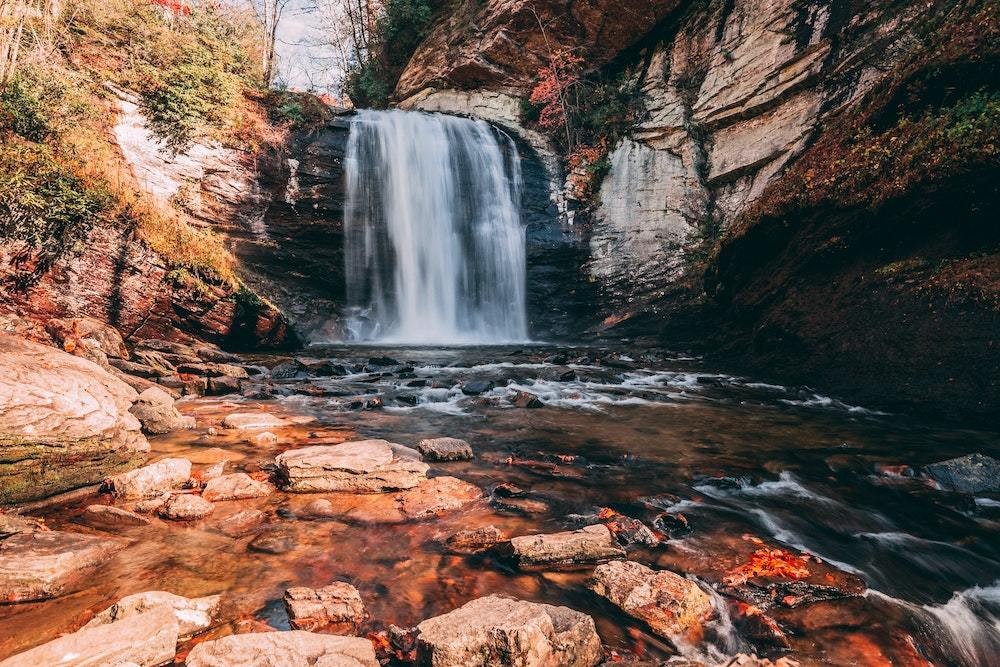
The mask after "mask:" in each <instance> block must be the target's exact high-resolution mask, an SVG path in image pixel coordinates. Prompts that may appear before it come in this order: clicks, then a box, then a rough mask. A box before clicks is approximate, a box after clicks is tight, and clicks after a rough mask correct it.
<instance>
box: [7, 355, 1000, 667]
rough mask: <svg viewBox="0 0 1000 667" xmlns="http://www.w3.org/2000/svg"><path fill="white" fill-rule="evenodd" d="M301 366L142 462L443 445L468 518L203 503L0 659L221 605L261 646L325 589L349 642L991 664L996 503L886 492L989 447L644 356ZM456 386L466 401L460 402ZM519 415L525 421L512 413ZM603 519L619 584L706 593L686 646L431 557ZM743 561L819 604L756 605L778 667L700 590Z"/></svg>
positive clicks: (566, 579)
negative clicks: (583, 638)
mask: <svg viewBox="0 0 1000 667" xmlns="http://www.w3.org/2000/svg"><path fill="white" fill-rule="evenodd" d="M308 356H309V357H310V359H308V360H306V361H308V362H309V363H310V368H313V369H314V370H313V371H306V370H303V371H302V372H300V373H299V376H298V377H295V378H290V379H284V380H270V381H268V380H266V379H265V376H260V378H259V379H258V382H257V385H256V386H259V388H260V389H259V393H258V395H257V396H255V397H253V398H244V397H238V396H231V397H222V398H195V399H186V400H183V401H181V402H180V403H179V404H178V405H179V406H180V407H181V409H182V410H183V411H184V412H185V413H187V414H191V415H194V416H196V417H197V419H198V428H197V430H196V431H193V432H180V433H175V434H171V435H167V436H159V437H155V438H152V439H151V441H152V444H153V448H154V453H155V454H156V455H158V456H166V455H170V456H183V457H186V458H189V459H190V460H191V461H193V462H194V463H195V467H196V468H202V467H205V466H208V465H210V464H212V463H215V462H217V461H220V460H226V461H228V462H229V463H228V465H229V468H230V470H244V471H250V472H252V471H258V470H268V469H269V466H270V465H271V464H272V462H273V460H274V457H275V455H276V454H278V453H280V452H281V451H284V450H287V449H291V448H296V447H302V446H306V445H310V444H317V443H320V444H329V443H332V442H340V441H342V440H348V439H359V438H368V437H372V438H385V439H388V440H390V441H393V442H398V443H401V444H404V445H409V446H414V445H415V444H416V443H417V442H418V441H419V440H420V439H421V438H425V437H434V436H453V437H459V438H464V439H466V440H468V441H469V442H470V443H471V444H472V447H473V449H474V451H475V458H474V459H473V460H472V461H467V462H454V463H435V464H432V468H431V472H430V474H431V475H432V476H438V475H451V476H455V477H458V478H460V479H463V480H465V481H468V482H471V483H472V484H474V485H476V486H478V487H480V488H481V489H483V491H484V493H485V494H486V495H485V497H484V498H483V499H482V500H481V501H478V502H476V503H474V504H472V505H469V506H466V507H465V508H463V509H462V510H460V511H456V512H449V513H443V514H441V515H440V516H438V517H436V518H432V519H429V520H424V521H412V522H405V523H385V522H381V521H379V520H378V517H366V516H364V515H362V514H357V513H353V514H352V511H351V508H345V509H344V510H343V513H342V516H337V517H325V518H321V519H316V518H315V517H310V516H308V515H307V514H306V513H304V510H303V508H304V507H305V503H306V502H307V501H308V500H311V498H309V497H308V496H309V495H311V494H286V493H282V492H279V493H277V494H274V495H272V496H269V497H267V498H263V499H259V500H250V501H235V502H221V503H217V509H216V512H215V513H214V514H213V515H212V517H210V519H209V520H204V521H199V522H195V523H193V524H185V523H177V522H169V521H156V522H155V523H154V525H152V526H148V527H137V528H132V529H129V530H127V531H124V533H123V536H124V537H127V538H129V539H131V540H134V542H133V544H132V546H131V547H129V548H128V549H127V550H125V551H124V552H122V553H121V554H120V555H119V556H118V557H116V559H115V560H114V561H112V563H111V564H109V565H108V566H107V567H105V568H104V569H102V570H101V571H99V573H98V574H96V575H95V576H94V577H93V578H92V580H91V581H89V582H88V585H87V586H86V587H85V588H84V589H83V590H81V591H80V592H77V593H73V594H71V595H68V596H65V597H63V598H60V599H58V600H55V601H49V602H41V603H32V604H21V605H15V606H7V607H0V628H2V632H0V656H3V655H7V654H10V653H12V652H14V651H15V650H17V649H23V648H25V647H27V646H30V645H33V644H37V643H39V642H41V641H43V640H45V639H49V638H52V637H54V636H56V635H58V634H59V633H61V632H63V631H65V630H66V629H67V628H72V627H77V626H78V625H79V624H80V623H81V622H83V621H85V620H86V619H87V618H89V615H90V614H92V613H93V612H94V611H96V610H100V609H103V608H105V607H107V606H108V605H110V604H112V603H113V602H114V601H115V600H116V599H118V598H120V597H121V596H123V595H126V594H130V593H135V592H139V591H144V590H156V589H164V590H169V591H172V592H174V593H178V594H181V595H186V596H197V595H207V594H212V593H218V592H224V593H225V600H226V603H225V608H224V611H223V613H222V619H221V622H220V625H219V626H218V627H217V628H216V629H215V630H213V633H215V634H216V635H217V634H220V633H221V634H225V633H227V632H232V631H246V630H247V629H248V628H259V627H262V626H263V625H264V624H267V625H269V626H270V627H273V628H278V629H287V628H288V623H289V620H288V617H287V616H286V612H285V609H284V607H283V605H282V603H281V598H282V595H283V593H284V591H285V590H286V589H287V588H289V587H291V586H310V587H318V586H323V585H326V584H328V583H329V582H330V581H333V580H345V581H349V582H351V583H352V584H354V585H355V586H357V588H358V589H359V590H360V591H361V594H362V597H363V599H364V600H365V604H366V605H367V608H368V611H369V614H370V618H369V620H368V621H366V623H365V624H364V626H363V627H362V628H361V632H362V633H364V632H366V631H374V630H379V629H384V628H386V627H387V626H388V625H389V624H396V625H399V626H401V627H408V626H412V625H414V624H416V623H418V622H420V621H421V620H423V619H425V618H429V617H431V616H434V615H437V614H440V613H444V612H447V611H450V610H451V609H454V608H456V607H457V606H459V605H461V604H463V603H465V602H467V601H469V600H472V599H474V598H476V597H479V596H483V595H486V594H489V593H494V592H498V593H505V594H510V595H515V596H517V597H521V598H524V599H528V600H535V601H543V602H548V603H552V604H560V605H567V606H569V607H572V608H574V609H578V610H581V611H584V612H586V613H588V614H590V615H592V616H593V617H594V618H595V620H596V621H597V627H598V631H599V633H600V635H601V638H602V640H603V642H604V643H605V645H606V647H607V648H608V649H609V650H611V651H615V652H617V653H618V654H619V655H620V656H623V657H629V656H632V657H635V656H645V657H648V658H664V657H667V656H669V655H672V654H676V653H681V654H683V655H685V656H687V657H689V658H696V659H704V660H708V661H709V664H712V661H714V660H718V659H721V658H722V657H723V656H726V655H732V654H735V653H738V652H741V651H744V652H746V651H751V650H756V651H757V652H758V653H759V654H768V655H781V654H782V653H783V652H786V651H788V652H790V654H791V655H793V656H794V657H795V658H796V659H798V660H800V661H801V662H802V663H803V664H834V665H881V664H886V665H888V664H893V665H926V664H934V665H956V666H965V667H979V666H983V665H995V664H997V656H998V655H1000V627H998V623H1000V582H998V580H1000V546H998V545H1000V540H998V539H997V538H998V534H1000V530H998V526H1000V524H998V521H1000V502H998V498H997V496H996V495H995V494H994V495H990V494H978V495H967V494H958V493H951V492H948V491H945V490H942V489H939V488H936V486H935V485H934V484H933V483H931V482H930V481H929V480H927V479H925V478H923V477H921V476H911V473H910V472H909V470H911V469H912V470H913V471H918V470H919V468H920V466H922V465H925V464H928V463H932V462H935V461H939V460H942V459H948V458H951V457H955V456H961V455H964V454H967V453H970V452H985V453H988V452H996V450H997V447H998V445H1000V435H998V434H997V433H996V432H989V431H982V430H972V429H960V428H955V427H954V426H951V427H948V426H939V425H934V424H932V423H925V422H922V421H920V420H916V419H913V418H910V417H903V416H898V415H891V414H880V413H878V412H874V411H870V410H866V409H864V408H863V407H860V406H853V405H849V404H847V403H844V402H841V401H838V400H835V399H832V398H827V397H824V396H821V395H818V394H816V393H815V392H813V391H811V390H809V389H803V388H788V387H779V386H774V385H768V384H760V383H755V382H752V381H750V380H747V379H745V378H739V377H733V376H729V375H726V374H724V373H721V374H720V373H717V372H715V371H713V370H711V369H706V368H704V367H703V365H702V364H701V362H699V361H698V360H697V359H690V358H684V357H681V356H677V355H672V354H669V353H666V352H643V353H636V352H629V351H623V350H608V349H597V348H557V347H510V346H507V347H468V348H450V349H423V348H415V347H407V348H399V349H393V348H387V347H376V348H371V349H366V348H359V347H349V348H347V347H344V348H313V349H311V350H309V352H308ZM324 360H328V361H329V362H330V363H329V364H327V365H323V364H322V363H320V362H322V361H324ZM254 361H256V362H258V363H261V364H265V365H267V366H273V365H274V364H275V363H276V362H277V361H278V360H277V359H274V358H268V357H261V358H258V359H255V360H254ZM317 364H319V365H317ZM321 368H326V369H328V370H324V371H322V372H321V371H320V370H316V369H321ZM329 369H333V371H332V372H335V373H341V374H340V375H337V376H330V375H328V373H329V372H331V371H330V370H329ZM470 387H472V388H474V389H475V391H476V392H480V391H481V393H478V395H467V394H468V393H469V389H470ZM463 389H465V390H466V391H463ZM519 391H528V392H531V393H532V394H534V395H536V396H537V397H538V399H539V400H540V401H541V402H542V403H544V406H543V407H541V408H537V409H531V408H520V407H516V406H515V405H514V404H513V403H512V400H513V399H514V398H515V396H516V394H517V392H519ZM256 409H263V410H266V411H268V412H271V413H274V414H277V415H282V416H292V415H295V416H307V417H311V418H312V421H310V422H309V423H304V424H300V425H296V426H289V427H287V428H283V429H278V430H277V431H276V433H277V435H278V437H279V442H278V443H275V444H252V443H250V442H248V441H247V438H246V433H241V432H233V431H227V430H225V429H221V428H219V422H220V421H221V418H222V416H224V415H225V414H228V413H231V412H234V411H241V412H242V411H248V410H256ZM904 466H910V468H909V469H908V468H905V467H904ZM514 487H516V490H517V492H514V491H512V489H513V488H514ZM108 501H109V497H108V496H103V495H96V494H95V495H90V496H87V497H83V498H78V499H76V500H75V501H73V502H72V503H71V504H70V505H69V506H68V507H66V506H61V507H59V508H58V509H53V508H50V509H39V510H37V511H36V514H40V515H42V516H45V517H46V518H47V520H48V523H49V525H50V527H53V528H58V527H68V529H70V530H74V531H87V530H89V529H88V528H85V527H83V526H81V525H79V524H78V523H77V516H78V515H79V513H80V512H81V511H82V508H83V507H85V506H86V505H88V504H90V503H94V502H108ZM249 507H252V508H257V509H261V510H263V511H264V512H266V513H267V515H268V519H267V528H268V530H269V531H271V534H273V535H277V536H278V538H280V539H278V543H279V546H280V548H272V549H270V550H264V551H261V550H260V549H259V548H254V547H252V546H251V544H252V542H253V541H254V540H255V539H256V536H255V535H246V536H242V537H229V536H227V535H225V534H223V533H221V532H219V530H218V529H217V527H216V526H217V522H218V521H221V520H222V519H224V518H225V517H226V516H228V515H232V514H234V513H236V512H237V511H241V510H244V509H246V508H249ZM604 508H608V509H610V510H613V511H614V512H618V513H621V514H623V515H626V516H629V517H633V518H636V519H639V520H641V521H643V522H644V523H646V524H647V525H648V526H653V527H655V528H656V530H657V532H659V533H660V537H661V538H662V542H661V543H660V544H658V545H656V546H649V545H645V546H644V545H632V546H630V547H629V558H630V559H633V560H637V561H639V562H643V563H646V564H648V565H651V566H654V567H657V568H669V569H672V570H674V571H677V572H682V573H685V574H686V575H687V576H689V577H692V578H694V580H695V581H697V582H699V584H700V585H701V586H703V587H704V588H705V590H706V591H710V592H711V593H712V595H713V599H714V602H715V605H716V608H717V615H716V618H715V619H714V620H713V621H710V622H709V623H708V625H707V626H706V629H705V635H704V638H703V639H702V640H701V641H698V642H693V643H691V644H686V643H684V642H675V644H674V645H673V646H671V645H670V643H668V642H667V641H665V640H663V639H660V638H657V637H656V636H655V635H653V634H652V633H651V632H649V630H648V628H646V627H645V626H644V625H643V624H642V623H641V622H639V621H636V620H634V619H632V618H630V617H628V616H626V615H624V614H622V613H621V612H619V611H618V610H616V609H615V608H614V607H612V606H611V605H609V604H608V603H607V602H605V601H602V600H601V599H600V598H598V597H597V596H596V595H594V594H593V593H591V592H590V591H589V590H588V589H587V587H586V585H585V584H586V581H587V578H588V575H589V572H588V571H587V570H586V569H584V570H574V571H559V570H550V571H539V572H522V571H519V570H518V569H516V568H514V567H512V566H511V565H510V564H509V563H508V562H507V561H506V560H504V559H503V558H502V557H499V556H496V555H491V554H488V553H487V554H481V555H471V556H462V555H455V554H452V553H449V551H448V550H447V549H446V548H445V546H444V545H443V542H442V541H443V539H444V538H445V537H447V536H448V535H450V534H452V533H454V532H455V531H457V530H461V529H467V528H473V527H477V526H485V525H489V524H492V525H495V526H497V527H499V528H501V529H502V530H503V531H504V532H505V533H506V534H507V535H510V536H515V535H522V534H530V533H538V532H555V531H560V530H567V529H572V528H577V527H580V526H582V525H586V524H588V523H594V522H595V521H598V520H599V518H598V517H600V516H601V510H602V509H604ZM605 511H606V512H607V510H605ZM664 514H666V515H670V516H674V517H676V516H677V515H680V514H682V515H683V516H684V517H685V518H686V520H687V523H688V526H687V527H686V528H685V527H683V526H678V524H676V522H672V523H671V522H668V523H664V521H663V518H662V517H663V515H664ZM758 544H765V545H768V547H769V548H780V549H783V550H786V551H787V552H789V553H792V554H796V555H798V554H800V553H802V552H806V553H808V554H811V555H812V556H815V557H817V558H818V559H819V560H820V561H822V563H821V564H818V563H817V564H814V565H811V566H810V567H813V568H815V570H816V572H817V573H818V576H820V577H821V578H820V579H819V582H820V583H821V584H823V585H822V586H820V587H818V588H813V589H808V590H806V589H801V590H800V589H795V590H796V591H797V592H795V593H794V595H803V596H807V597H808V596H814V597H816V591H820V592H822V594H821V595H818V597H816V599H810V600H809V601H808V602H807V603H805V604H797V603H787V604H786V601H784V600H783V601H781V602H773V601H772V602H766V601H765V602H761V601H760V600H757V603H758V604H760V605H762V606H764V607H765V608H766V609H767V611H768V614H770V615H771V616H772V617H773V619H774V620H775V621H776V622H777V623H778V624H779V626H780V628H781V634H782V636H783V637H784V639H783V640H782V641H783V643H784V644H785V645H786V646H787V649H782V648H780V647H778V646H776V645H775V644H774V643H769V642H773V641H774V638H773V637H772V638H771V639H762V638H761V633H760V632H759V631H757V630H754V628H753V626H752V625H747V624H746V623H745V622H743V621H745V619H743V620H742V621H741V618H740V617H739V615H738V613H737V612H738V610H739V607H738V601H737V600H736V599H734V598H732V597H730V596H728V595H727V596H723V595H720V593H719V591H722V590H723V586H722V580H723V578H724V577H723V575H724V573H725V572H726V571H727V570H729V569H731V568H732V567H734V566H738V565H739V564H740V563H742V562H744V561H745V559H746V558H747V556H748V554H749V553H750V552H751V551H752V550H753V549H754V548H756V545H758ZM810 562H812V561H810ZM809 581H812V580H811V579H810V580H809ZM810 591H811V592H810ZM835 591H840V592H835ZM734 605H735V606H734Z"/></svg>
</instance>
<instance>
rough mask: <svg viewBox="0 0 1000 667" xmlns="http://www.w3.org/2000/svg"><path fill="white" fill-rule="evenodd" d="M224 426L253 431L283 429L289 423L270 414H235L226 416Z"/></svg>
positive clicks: (223, 421)
mask: <svg viewBox="0 0 1000 667" xmlns="http://www.w3.org/2000/svg"><path fill="white" fill-rule="evenodd" d="M222 425H223V426H224V427H226V428H231V429H236V430H237V431H252V430H262V429H271V428H281V427H282V426H288V425H289V422H288V421H286V420H284V419H281V418H280V417H275V416H274V415H272V414H271V413H269V412H234V413H233V414H231V415H226V418H225V419H223V420H222Z"/></svg>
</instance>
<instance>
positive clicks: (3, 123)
mask: <svg viewBox="0 0 1000 667" xmlns="http://www.w3.org/2000/svg"><path fill="white" fill-rule="evenodd" d="M0 129H2V130H5V131H8V132H13V133H14V134H16V135H18V136H20V137H23V138H25V139H28V140H29V141H44V140H45V138H46V137H47V136H48V135H49V131H50V130H49V121H48V118H47V117H46V116H45V113H44V111H43V109H42V103H41V101H40V100H39V99H38V97H37V96H36V95H35V92H34V91H33V90H32V89H31V87H30V85H29V84H28V83H27V82H26V81H25V80H24V79H23V78H20V77H18V78H17V79H14V80H13V81H12V82H11V83H10V84H8V85H7V87H6V88H4V89H3V90H0Z"/></svg>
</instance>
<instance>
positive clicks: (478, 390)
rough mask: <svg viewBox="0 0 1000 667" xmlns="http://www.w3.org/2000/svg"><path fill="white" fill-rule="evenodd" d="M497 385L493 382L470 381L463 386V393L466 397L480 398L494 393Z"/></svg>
mask: <svg viewBox="0 0 1000 667" xmlns="http://www.w3.org/2000/svg"><path fill="white" fill-rule="evenodd" d="M494 387H496V383H494V382H493V381H492V380H469V381H468V382H466V383H464V384H463V385H462V393H463V394H465V395H466V396H479V395H480V394H485V393H486V392H488V391H492V390H493V388H494Z"/></svg>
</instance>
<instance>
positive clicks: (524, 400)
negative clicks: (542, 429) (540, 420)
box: [510, 391, 545, 408]
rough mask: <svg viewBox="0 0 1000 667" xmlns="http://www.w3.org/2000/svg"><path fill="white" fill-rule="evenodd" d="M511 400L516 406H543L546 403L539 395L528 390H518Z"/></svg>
mask: <svg viewBox="0 0 1000 667" xmlns="http://www.w3.org/2000/svg"><path fill="white" fill-rule="evenodd" d="M510 402H511V403H513V404H514V407H516V408H543V407H545V404H544V403H542V401H541V399H539V398H538V396H536V395H534V394H532V393H530V392H527V391H518V392H515V394H514V396H513V397H512V398H511V399H510Z"/></svg>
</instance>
